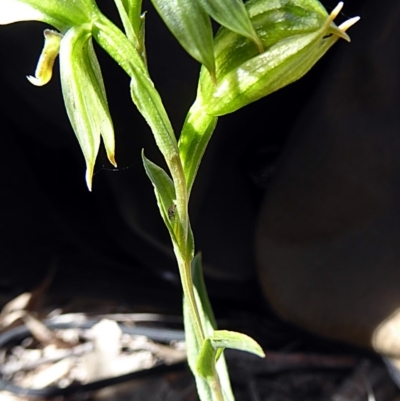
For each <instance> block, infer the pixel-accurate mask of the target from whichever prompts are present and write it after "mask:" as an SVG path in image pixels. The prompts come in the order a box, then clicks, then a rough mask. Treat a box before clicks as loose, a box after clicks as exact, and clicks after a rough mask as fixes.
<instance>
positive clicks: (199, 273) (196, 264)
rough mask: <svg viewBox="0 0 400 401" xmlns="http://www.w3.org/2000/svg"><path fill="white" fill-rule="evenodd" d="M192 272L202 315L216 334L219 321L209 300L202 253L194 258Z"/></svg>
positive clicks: (211, 330)
mask: <svg viewBox="0 0 400 401" xmlns="http://www.w3.org/2000/svg"><path fill="white" fill-rule="evenodd" d="M191 270H192V280H193V285H194V286H195V288H196V290H197V293H198V295H199V297H200V302H201V306H202V313H203V314H204V317H205V320H206V321H208V322H209V323H208V324H207V325H208V326H209V328H210V332H214V330H216V329H217V321H216V320H215V316H214V312H213V310H212V306H211V302H210V299H209V298H208V293H207V288H206V283H205V282H204V275H203V268H202V257H201V253H200V252H198V253H197V254H196V255H195V257H194V258H193V260H192V266H191Z"/></svg>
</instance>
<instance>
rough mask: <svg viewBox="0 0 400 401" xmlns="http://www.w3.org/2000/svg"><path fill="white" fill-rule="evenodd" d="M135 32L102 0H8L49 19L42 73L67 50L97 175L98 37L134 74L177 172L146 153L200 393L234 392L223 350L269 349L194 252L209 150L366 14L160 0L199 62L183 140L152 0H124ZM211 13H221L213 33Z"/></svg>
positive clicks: (21, 12)
mask: <svg viewBox="0 0 400 401" xmlns="http://www.w3.org/2000/svg"><path fill="white" fill-rule="evenodd" d="M114 1H115V5H116V7H117V9H118V12H119V15H120V18H121V21H122V25H123V28H124V31H125V32H122V31H121V30H120V29H119V28H118V27H117V26H116V25H115V24H114V23H113V22H111V21H110V20H109V19H108V18H107V17H106V16H104V15H103V14H102V13H101V11H100V10H99V8H98V7H97V5H96V3H95V0H74V1H70V0H0V24H3V25H5V24H10V23H14V22H19V21H29V20H32V21H41V22H44V23H46V24H48V25H50V26H52V27H53V28H55V29H56V30H52V29H48V28H47V29H45V31H44V37H45V43H44V48H43V50H42V53H41V56H40V58H39V62H38V65H37V68H36V71H35V76H28V77H27V78H28V80H29V81H30V82H31V83H32V84H34V85H37V86H42V85H45V84H46V83H47V82H49V80H50V79H51V76H52V68H53V65H54V62H55V60H56V58H57V56H58V55H59V66H60V72H61V73H60V77H61V86H62V92H63V97H64V103H65V107H66V111H67V114H68V116H69V119H70V122H71V125H72V127H73V130H74V132H75V135H76V137H77V139H78V142H79V145H80V147H81V150H82V153H83V156H84V158H85V161H86V183H87V186H88V188H89V190H91V188H92V176H93V169H94V165H95V160H96V156H97V153H98V150H99V146H100V142H101V139H102V141H103V144H104V147H105V149H106V152H107V156H108V159H109V161H110V163H111V164H113V165H114V166H116V161H115V146H114V129H113V123H112V118H111V114H110V111H109V108H108V104H107V97H106V90H105V85H104V83H103V78H102V74H101V68H100V65H99V62H98V60H97V57H96V54H95V50H94V47H93V39H94V40H95V41H96V42H97V43H98V44H99V45H100V46H101V47H102V48H103V49H104V50H105V51H106V52H107V53H108V54H109V55H110V56H111V57H112V58H113V59H114V60H115V61H116V62H117V63H118V64H119V65H120V66H121V68H123V70H124V71H125V72H126V73H127V74H128V76H129V77H130V92H131V97H132V100H133V103H134V104H135V106H136V107H137V108H138V110H139V111H140V113H141V114H142V116H143V117H144V118H145V120H146V121H147V123H148V125H149V126H150V128H151V131H152V133H153V135H154V139H155V141H156V144H157V146H158V148H159V149H160V151H161V153H162V155H163V156H164V158H165V161H166V164H167V167H168V172H167V171H165V170H163V169H162V168H161V167H159V166H157V165H156V164H154V163H153V162H151V161H150V160H148V159H147V158H146V157H145V155H144V153H143V154H142V159H143V164H144V168H145V170H146V173H147V175H148V177H149V178H150V180H151V182H152V183H153V186H154V191H155V197H156V201H157V204H158V207H159V210H160V214H161V217H162V219H163V221H164V223H165V226H166V228H167V229H168V231H169V234H170V237H171V241H172V246H173V249H174V252H175V255H176V259H177V264H178V268H179V272H180V277H181V281H182V287H183V295H184V302H183V312H184V322H185V332H186V341H187V349H188V353H187V356H188V363H189V366H190V368H191V370H192V372H193V374H194V376H195V379H196V384H197V389H198V394H199V397H200V399H201V400H202V401H231V400H234V396H233V393H232V390H231V386H230V381H229V375H228V372H227V367H226V364H225V360H224V356H223V351H224V349H225V348H234V349H239V350H244V351H248V352H252V353H254V354H256V355H259V356H260V357H262V356H264V353H263V350H262V349H261V347H260V346H259V345H258V344H257V343H256V341H254V340H253V339H251V338H250V337H248V336H246V335H245V334H242V333H236V332H231V331H226V330H218V329H217V325H216V322H215V319H214V316H213V312H212V308H211V305H210V302H209V300H208V297H207V292H206V288H205V285H204V280H203V276H202V271H201V259H200V256H198V255H196V256H195V245H194V237H193V233H192V230H191V226H190V219H189V215H188V203H189V198H190V193H191V189H192V186H193V184H194V181H195V178H196V175H197V172H198V169H199V166H200V162H201V159H202V157H203V155H204V152H205V150H206V148H207V144H208V142H209V140H210V138H211V136H212V133H213V131H214V129H215V126H216V124H217V120H218V118H219V117H220V116H223V115H224V114H228V113H232V112H234V111H236V110H238V109H240V108H241V107H243V106H245V105H247V104H249V103H251V102H254V101H256V100H258V99H260V98H262V97H264V96H266V95H268V94H270V93H272V92H274V91H276V90H278V89H280V88H282V87H284V86H286V85H288V84H290V83H291V82H293V81H295V80H297V79H299V78H300V77H302V76H303V75H304V74H305V73H306V72H307V71H308V70H310V68H311V67H312V66H313V65H314V64H315V63H316V62H317V61H318V60H319V59H320V58H321V57H322V56H323V55H324V54H325V52H326V51H327V50H328V49H329V48H330V47H331V46H332V45H333V44H334V43H335V42H336V41H337V40H338V39H339V38H343V39H345V40H347V41H350V39H349V36H348V35H347V33H346V30H347V29H348V28H349V27H350V26H352V25H353V24H354V23H355V22H356V21H357V20H358V18H352V19H349V20H347V21H346V22H344V23H343V24H341V25H340V26H337V25H336V24H335V23H334V19H335V17H336V16H337V15H338V13H339V12H340V10H341V8H342V6H343V4H342V3H339V5H338V6H337V7H336V8H335V9H334V10H333V11H332V12H331V14H330V15H329V14H328V13H327V11H326V10H325V9H324V7H323V6H322V5H321V4H320V3H319V2H318V0H249V1H248V2H247V3H243V2H242V0H152V2H153V5H154V7H155V8H156V10H157V11H158V13H159V14H160V16H161V17H162V19H163V20H164V22H165V24H166V25H167V26H168V28H169V29H170V31H171V32H172V34H173V35H174V36H175V37H176V39H177V40H178V41H179V43H180V44H181V45H182V47H183V48H184V49H185V50H186V51H187V52H188V53H189V54H190V55H191V56H192V57H193V58H194V59H196V60H197V61H198V62H199V63H200V64H201V71H200V77H199V81H198V91H197V98H196V100H195V102H194V104H193V106H192V107H191V108H190V110H189V112H188V114H187V117H186V121H185V123H184V125H183V129H182V132H181V133H180V136H179V140H177V137H176V135H175V133H174V131H173V129H172V126H171V123H170V120H169V118H168V115H167V113H166V111H165V109H164V106H163V103H162V101H161V98H160V96H159V93H158V92H157V90H156V88H155V86H154V84H153V82H152V80H151V77H150V74H149V71H148V68H147V60H146V48H145V29H144V27H145V23H144V22H145V16H144V13H143V12H142V0H114ZM211 19H213V20H215V21H216V22H217V23H218V24H220V25H221V27H220V29H219V31H218V32H217V34H216V35H215V36H214V35H213V31H212V27H211Z"/></svg>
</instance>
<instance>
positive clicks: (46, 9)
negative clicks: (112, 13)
mask: <svg viewBox="0 0 400 401" xmlns="http://www.w3.org/2000/svg"><path fill="white" fill-rule="evenodd" d="M94 7H96V5H95V3H94V2H93V1H92V0H75V1H54V0H1V1H0V25H5V24H11V23H13V22H18V21H42V22H46V23H48V24H50V25H52V26H54V27H55V28H57V29H58V30H59V31H60V32H62V33H65V32H66V31H67V30H68V29H69V28H70V27H72V26H74V25H82V24H85V23H88V22H90V21H91V18H92V14H91V13H92V9H93V8H94Z"/></svg>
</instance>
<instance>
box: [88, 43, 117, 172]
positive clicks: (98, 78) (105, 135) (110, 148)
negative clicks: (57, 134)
mask: <svg viewBox="0 0 400 401" xmlns="http://www.w3.org/2000/svg"><path fill="white" fill-rule="evenodd" d="M86 54H87V63H86V65H87V72H88V75H89V77H90V81H91V84H92V88H93V89H94V91H95V95H96V99H97V101H98V103H99V106H98V107H97V108H96V110H95V112H96V113H97V115H98V119H99V122H100V134H101V137H102V139H103V143H104V147H105V149H106V153H107V158H108V160H109V161H110V163H111V164H112V165H113V166H114V167H116V166H117V163H116V161H115V135H114V127H113V123H112V118H111V115H110V111H109V108H108V102H107V95H106V89H105V86H104V81H103V75H102V73H101V68H100V64H99V61H98V60H97V56H96V53H95V51H94V48H93V42H92V40H91V39H90V40H89V43H88V46H87V47H86Z"/></svg>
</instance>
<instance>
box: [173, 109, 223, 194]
mask: <svg viewBox="0 0 400 401" xmlns="http://www.w3.org/2000/svg"><path fill="white" fill-rule="evenodd" d="M217 120H218V119H217V117H214V116H212V115H210V114H207V113H206V112H205V111H204V109H203V108H202V106H201V105H200V103H199V102H195V103H194V104H193V106H192V107H191V108H190V110H189V113H188V115H187V117H186V120H185V123H184V125H183V128H182V132H181V135H180V137H179V143H178V147H179V155H180V157H181V160H182V164H183V170H184V173H185V179H186V185H187V188H188V194H189V195H190V192H191V189H192V186H193V183H194V180H195V178H196V174H197V171H198V169H199V166H200V162H201V160H202V158H203V155H204V152H205V150H206V147H207V145H208V142H209V140H210V138H211V135H212V133H213V132H214V129H215V127H216V125H217Z"/></svg>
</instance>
